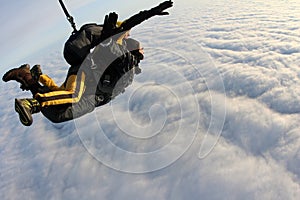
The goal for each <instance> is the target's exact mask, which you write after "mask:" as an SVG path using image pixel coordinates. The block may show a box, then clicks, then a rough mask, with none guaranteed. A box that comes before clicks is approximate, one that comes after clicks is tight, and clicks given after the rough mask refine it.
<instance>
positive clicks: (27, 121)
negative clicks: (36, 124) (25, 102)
mask: <svg viewBox="0 0 300 200" xmlns="http://www.w3.org/2000/svg"><path fill="white" fill-rule="evenodd" d="M15 110H16V112H17V113H18V114H19V119H20V121H21V123H22V124H23V125H24V126H30V125H31V124H32V116H29V115H28V113H27V112H26V110H25V109H24V107H23V106H22V102H21V101H20V100H19V99H15Z"/></svg>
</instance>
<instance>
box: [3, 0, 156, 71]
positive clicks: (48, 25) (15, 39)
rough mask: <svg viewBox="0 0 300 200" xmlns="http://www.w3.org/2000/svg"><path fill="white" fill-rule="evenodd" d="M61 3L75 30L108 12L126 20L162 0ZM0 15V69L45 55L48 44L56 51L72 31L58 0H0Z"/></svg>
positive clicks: (68, 1)
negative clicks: (63, 4)
mask: <svg viewBox="0 0 300 200" xmlns="http://www.w3.org/2000/svg"><path fill="white" fill-rule="evenodd" d="M64 2H65V4H66V6H67V8H68V9H69V12H70V13H71V15H73V16H74V18H75V22H76V24H77V27H80V26H81V25H82V24H84V23H86V22H97V23H102V22H103V18H104V16H105V14H107V13H109V12H110V11H116V12H117V13H118V14H119V17H120V19H126V18H127V17H130V16H131V15H132V14H135V13H136V12H138V11H140V10H144V9H148V8H151V7H152V6H154V5H157V4H158V3H160V2H162V0H151V1H140V0H130V1H129V0H127V1H124V0H123V1H121V0H112V1H103V0H85V1H80V0H65V1H64ZM0 15H1V17H0V23H1V30H2V31H1V37H0V53H1V57H2V59H1V62H0V69H1V70H2V69H8V68H11V67H14V65H19V64H22V63H26V62H27V61H26V59H27V58H29V57H33V56H34V55H35V54H36V53H47V52H48V49H49V47H50V46H51V45H52V48H56V49H57V50H60V49H59V48H61V49H62V46H63V43H64V41H65V40H66V39H67V38H68V36H69V34H70V32H71V31H72V29H71V28H70V25H69V24H68V22H67V20H66V19H65V16H64V14H63V11H62V9H61V7H60V5H59V3H58V0H42V1H41V0H26V1H19V0H2V3H1V7H0ZM54 44H55V45H54ZM53 45H54V46H53ZM44 50H47V51H44ZM48 53H50V52H48Z"/></svg>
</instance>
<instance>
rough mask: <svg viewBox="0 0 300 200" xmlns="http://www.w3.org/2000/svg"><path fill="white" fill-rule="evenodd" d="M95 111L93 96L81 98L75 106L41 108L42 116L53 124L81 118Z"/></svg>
mask: <svg viewBox="0 0 300 200" xmlns="http://www.w3.org/2000/svg"><path fill="white" fill-rule="evenodd" d="M94 109H95V95H89V96H83V97H81V99H80V101H79V102H78V103H75V104H64V105H55V106H46V107H42V109H41V112H42V113H43V115H44V116H45V117H46V118H47V119H49V120H50V121H51V122H53V123H61V122H65V121H69V120H72V119H75V118H78V117H81V116H83V115H85V114H87V113H90V112H92V111H93V110H94Z"/></svg>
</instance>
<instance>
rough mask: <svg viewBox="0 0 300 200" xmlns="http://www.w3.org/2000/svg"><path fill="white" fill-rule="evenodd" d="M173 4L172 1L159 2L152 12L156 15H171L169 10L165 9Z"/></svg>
mask: <svg viewBox="0 0 300 200" xmlns="http://www.w3.org/2000/svg"><path fill="white" fill-rule="evenodd" d="M172 6H173V2H172V1H171V0H170V1H165V2H163V3H161V4H159V5H158V6H156V7H154V8H152V9H151V12H152V13H153V14H154V15H169V13H168V12H163V11H164V10H166V9H168V8H171V7H172Z"/></svg>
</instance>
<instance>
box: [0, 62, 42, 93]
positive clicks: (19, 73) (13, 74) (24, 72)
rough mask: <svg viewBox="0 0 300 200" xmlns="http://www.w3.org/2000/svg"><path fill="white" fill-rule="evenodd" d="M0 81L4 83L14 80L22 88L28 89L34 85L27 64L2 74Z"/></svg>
mask: <svg viewBox="0 0 300 200" xmlns="http://www.w3.org/2000/svg"><path fill="white" fill-rule="evenodd" d="M2 80H3V81H4V82H8V81H11V80H15V81H17V82H19V83H21V85H22V87H23V88H29V87H30V86H31V85H33V84H34V83H36V81H34V80H33V78H32V76H31V73H30V66H29V65H28V64H24V65H22V66H21V67H19V68H14V69H11V70H9V71H8V72H6V73H5V74H4V76H3V77H2Z"/></svg>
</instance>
